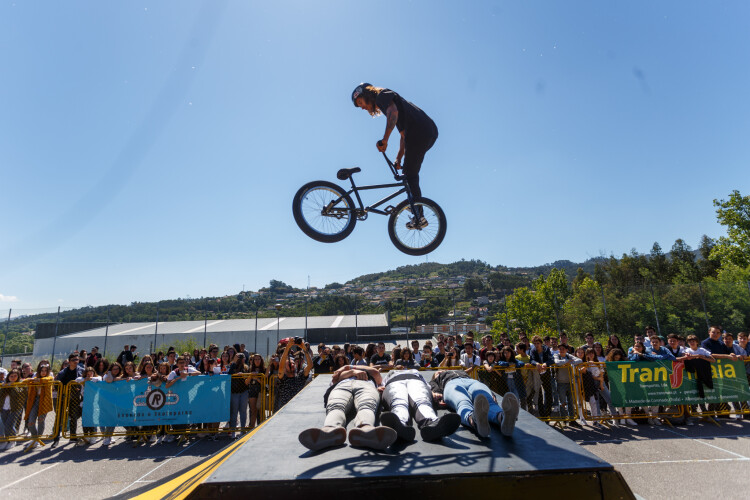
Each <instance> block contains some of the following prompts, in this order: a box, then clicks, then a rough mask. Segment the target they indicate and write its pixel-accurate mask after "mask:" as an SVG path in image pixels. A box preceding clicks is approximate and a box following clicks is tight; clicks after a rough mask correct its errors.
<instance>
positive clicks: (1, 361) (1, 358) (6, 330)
mask: <svg viewBox="0 0 750 500" xmlns="http://www.w3.org/2000/svg"><path fill="white" fill-rule="evenodd" d="M12 312H13V309H12V308H11V309H9V310H8V321H6V322H5V337H3V352H2V353H0V366H3V356H5V343H6V342H7V341H8V328H10V313H12Z"/></svg>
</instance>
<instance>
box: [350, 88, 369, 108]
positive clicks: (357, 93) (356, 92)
mask: <svg viewBox="0 0 750 500" xmlns="http://www.w3.org/2000/svg"><path fill="white" fill-rule="evenodd" d="M368 85H369V86H370V87H372V84H370V83H360V84H359V85H357V88H356V89H354V91H353V92H352V104H354V106H355V107H356V106H357V97H359V96H361V95H362V92H364V91H365V87H367V86H368Z"/></svg>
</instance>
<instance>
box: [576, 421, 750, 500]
mask: <svg viewBox="0 0 750 500" xmlns="http://www.w3.org/2000/svg"><path fill="white" fill-rule="evenodd" d="M717 422H718V423H719V424H720V426H719V427H717V426H716V425H714V424H711V423H708V422H699V423H696V425H694V426H684V425H683V426H676V427H669V426H666V425H662V426H650V425H639V426H637V427H625V426H617V427H613V428H611V429H605V428H603V427H591V426H588V425H587V426H584V427H583V428H582V429H576V428H574V427H567V428H566V429H565V430H564V431H562V432H563V433H564V434H565V436H567V437H568V438H570V439H572V440H574V441H575V442H577V443H578V444H580V445H581V446H583V447H584V448H586V450H588V451H590V452H591V453H593V454H594V455H596V456H598V457H599V458H602V459H604V460H606V461H607V462H609V463H610V464H612V465H613V466H614V467H615V469H616V470H617V471H619V472H620V474H622V476H623V477H624V478H625V481H627V483H628V485H629V486H630V489H631V490H632V491H633V493H635V494H636V495H638V496H639V497H641V498H644V499H647V500H659V499H675V498H688V497H693V498H722V499H733V498H743V499H746V498H748V497H749V496H750V490H748V482H747V471H748V470H750V469H749V467H750V420H734V419H717Z"/></svg>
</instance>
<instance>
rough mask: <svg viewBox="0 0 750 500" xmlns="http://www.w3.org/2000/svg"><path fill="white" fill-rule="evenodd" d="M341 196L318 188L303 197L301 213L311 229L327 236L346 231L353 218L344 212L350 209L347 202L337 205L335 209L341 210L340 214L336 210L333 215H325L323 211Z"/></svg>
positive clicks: (342, 201)
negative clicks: (350, 219)
mask: <svg viewBox="0 0 750 500" xmlns="http://www.w3.org/2000/svg"><path fill="white" fill-rule="evenodd" d="M339 196H340V195H339V193H337V192H336V191H334V190H332V189H328V188H325V187H317V188H314V189H311V190H310V191H308V192H307V193H305V195H304V196H303V197H302V204H301V212H302V217H304V219H305V222H306V223H307V224H308V225H309V226H310V228H312V229H313V230H315V231H317V232H319V233H321V234H326V235H332V234H338V233H340V232H341V231H343V230H344V228H345V227H346V226H347V224H348V223H349V218H350V217H351V216H352V215H351V212H348V211H347V212H344V210H346V209H348V208H350V207H349V206H348V204H347V203H346V200H341V201H339V202H338V203H337V204H336V205H335V207H334V208H336V209H339V212H338V213H337V211H335V210H334V211H332V212H331V215H323V210H324V209H325V208H326V207H327V206H328V205H329V204H330V203H331V202H333V201H335V200H336V199H338V198H339Z"/></svg>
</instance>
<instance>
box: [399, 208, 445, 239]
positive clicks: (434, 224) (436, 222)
mask: <svg viewBox="0 0 750 500" xmlns="http://www.w3.org/2000/svg"><path fill="white" fill-rule="evenodd" d="M417 206H418V207H421V208H422V216H423V217H424V218H425V219H426V220H427V226H425V227H422V228H421V229H409V228H407V227H406V224H407V223H409V222H411V220H412V217H413V215H412V213H411V210H410V209H409V208H408V207H406V208H405V209H404V210H402V211H401V212H400V213H399V214H397V216H396V224H395V227H394V231H395V235H396V238H398V240H399V241H400V242H401V243H402V244H403V245H404V246H406V247H408V248H414V249H420V248H424V247H426V246H427V245H429V244H430V243H432V242H433V241H435V238H437V236H438V234H439V231H440V219H439V217H438V215H437V213H435V211H434V210H433V209H432V207H430V206H429V205H424V204H417Z"/></svg>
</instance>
